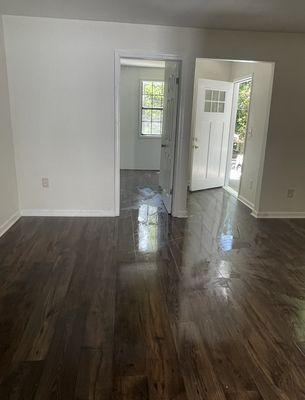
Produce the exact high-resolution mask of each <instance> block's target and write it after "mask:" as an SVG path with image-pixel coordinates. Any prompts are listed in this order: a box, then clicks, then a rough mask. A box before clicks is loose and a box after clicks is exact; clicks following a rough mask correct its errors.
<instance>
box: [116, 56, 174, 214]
mask: <svg viewBox="0 0 305 400" xmlns="http://www.w3.org/2000/svg"><path fill="white" fill-rule="evenodd" d="M180 70H181V61H180V60H176V59H168V58H167V57H166V56H160V57H158V56H156V57H148V58H147V57H134V56H130V55H126V54H120V55H119V54H117V57H116V139H117V146H116V147H117V150H116V214H117V215H120V213H121V212H125V211H126V210H131V209H139V213H140V212H141V215H142V214H143V212H144V211H145V210H146V211H145V213H146V214H147V218H148V219H149V215H155V214H156V213H157V211H158V210H160V209H162V210H163V211H164V212H166V213H168V214H171V213H172V202H173V194H174V189H175V188H174V168H175V146H176V135H177V130H178V129H177V128H178V114H179V94H180V91H179V77H180ZM144 208H145V210H144ZM142 217H143V215H142ZM142 217H141V218H142ZM139 218H140V216H139Z"/></svg>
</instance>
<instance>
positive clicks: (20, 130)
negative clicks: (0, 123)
mask: <svg viewBox="0 0 305 400" xmlns="http://www.w3.org/2000/svg"><path fill="white" fill-rule="evenodd" d="M4 25H5V33H6V42H7V64H8V72H9V74H8V75H9V87H10V94H11V108H12V122H13V130H14V135H15V147H16V159H17V173H18V177H19V183H20V186H19V190H20V202H21V208H22V209H23V210H26V211H25V213H26V214H31V213H36V214H39V213H41V214H43V213H57V214H64V213H73V210H74V211H76V212H77V210H87V211H89V212H91V213H92V214H97V215H113V214H114V147H115V143H114V55H115V50H116V49H131V50H134V49H140V50H144V51H146V52H149V53H156V52H158V53H167V54H168V53H169V54H181V55H182V56H183V72H182V93H183V104H184V106H183V109H184V116H185V118H184V120H183V126H182V131H183V139H182V142H183V143H180V144H179V149H178V151H179V156H180V158H181V160H182V162H181V163H180V165H179V167H178V169H177V173H176V175H175V179H176V182H178V184H177V185H176V187H177V191H176V194H177V193H178V195H177V196H174V205H173V206H174V212H176V213H179V212H180V210H181V211H182V212H184V211H185V204H186V190H185V188H186V183H187V174H188V171H187V168H186V165H187V160H188V150H189V148H188V137H189V129H190V113H191V101H192V80H193V76H192V74H193V71H194V60H195V55H197V54H198V53H200V48H201V46H202V44H201V42H202V33H201V31H200V30H195V29H182V28H173V27H160V26H145V25H132V24H117V23H107V22H92V21H73V20H62V19H58V20H57V19H47V18H27V17H12V16H5V17H4ZM190 43H192V45H190ZM42 177H48V178H49V180H50V188H49V189H43V188H42V187H41V178H42ZM179 194H180V196H179ZM48 210H49V211H48Z"/></svg>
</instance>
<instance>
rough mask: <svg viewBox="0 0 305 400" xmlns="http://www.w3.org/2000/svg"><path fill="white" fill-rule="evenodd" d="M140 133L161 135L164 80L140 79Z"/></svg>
mask: <svg viewBox="0 0 305 400" xmlns="http://www.w3.org/2000/svg"><path fill="white" fill-rule="evenodd" d="M141 90H142V94H141V95H142V110H141V123H142V131H141V134H142V135H161V134H162V123H163V102H164V101H163V100H164V82H162V81H142V87H141Z"/></svg>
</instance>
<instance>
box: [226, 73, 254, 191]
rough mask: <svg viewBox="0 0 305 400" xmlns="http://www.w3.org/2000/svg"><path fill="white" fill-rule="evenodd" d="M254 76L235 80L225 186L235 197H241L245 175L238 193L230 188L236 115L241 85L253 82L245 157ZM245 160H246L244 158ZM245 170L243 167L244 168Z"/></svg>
mask: <svg viewBox="0 0 305 400" xmlns="http://www.w3.org/2000/svg"><path fill="white" fill-rule="evenodd" d="M253 75H254V74H251V75H247V76H245V77H242V78H238V79H234V80H233V98H232V111H231V121H230V134H229V145H228V156H227V167H226V177H225V185H224V189H226V190H227V191H228V192H230V193H231V194H232V195H233V196H235V197H237V198H238V197H239V192H240V187H241V182H242V177H243V173H242V170H241V175H240V181H239V188H238V192H237V193H236V192H235V190H233V189H232V188H231V187H230V186H229V181H230V171H231V163H232V154H233V140H234V132H235V122H236V114H237V105H238V94H239V85H240V84H241V83H243V82H248V81H251V83H252V85H251V93H250V102H249V109H248V118H247V128H246V138H245V146H244V155H245V153H246V146H247V139H248V125H249V115H250V109H251V102H252V87H253ZM244 160H245V158H244ZM243 164H244V162H243ZM242 169H243V167H242Z"/></svg>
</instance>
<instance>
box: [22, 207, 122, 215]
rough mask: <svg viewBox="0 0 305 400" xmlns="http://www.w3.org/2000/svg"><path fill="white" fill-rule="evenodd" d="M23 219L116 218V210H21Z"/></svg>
mask: <svg viewBox="0 0 305 400" xmlns="http://www.w3.org/2000/svg"><path fill="white" fill-rule="evenodd" d="M21 215H22V216H23V217H114V216H115V211H114V210H41V209H37V210H35V209H34V210H33V209H30V210H29V209H27V210H21Z"/></svg>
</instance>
